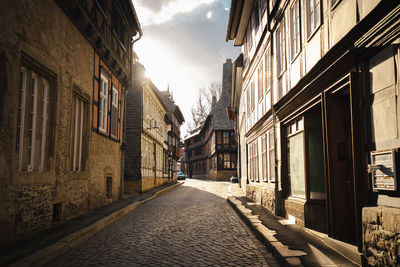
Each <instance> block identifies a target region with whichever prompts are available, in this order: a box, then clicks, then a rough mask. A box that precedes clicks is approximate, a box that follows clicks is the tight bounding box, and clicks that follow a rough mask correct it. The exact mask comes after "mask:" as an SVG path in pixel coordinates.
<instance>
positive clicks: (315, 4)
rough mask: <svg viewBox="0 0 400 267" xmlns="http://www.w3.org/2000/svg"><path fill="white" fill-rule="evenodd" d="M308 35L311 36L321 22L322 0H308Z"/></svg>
mask: <svg viewBox="0 0 400 267" xmlns="http://www.w3.org/2000/svg"><path fill="white" fill-rule="evenodd" d="M306 2H307V36H308V37H310V36H311V35H312V34H313V33H314V31H315V30H316V29H317V28H318V26H319V25H320V24H321V3H320V0H307V1H306Z"/></svg>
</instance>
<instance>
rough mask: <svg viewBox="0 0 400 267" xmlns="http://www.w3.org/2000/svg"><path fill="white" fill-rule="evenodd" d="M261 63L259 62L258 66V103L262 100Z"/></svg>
mask: <svg viewBox="0 0 400 267" xmlns="http://www.w3.org/2000/svg"><path fill="white" fill-rule="evenodd" d="M263 81H264V78H263V63H262V61H261V64H260V66H258V101H259V102H260V101H261V100H262V99H263V92H264V89H263Z"/></svg>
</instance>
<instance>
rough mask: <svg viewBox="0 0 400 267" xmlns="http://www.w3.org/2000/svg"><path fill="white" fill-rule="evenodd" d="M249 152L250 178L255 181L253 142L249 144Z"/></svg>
mask: <svg viewBox="0 0 400 267" xmlns="http://www.w3.org/2000/svg"><path fill="white" fill-rule="evenodd" d="M247 153H248V160H247V163H248V164H247V166H248V175H249V180H250V181H253V146H252V145H251V144H248V145H247Z"/></svg>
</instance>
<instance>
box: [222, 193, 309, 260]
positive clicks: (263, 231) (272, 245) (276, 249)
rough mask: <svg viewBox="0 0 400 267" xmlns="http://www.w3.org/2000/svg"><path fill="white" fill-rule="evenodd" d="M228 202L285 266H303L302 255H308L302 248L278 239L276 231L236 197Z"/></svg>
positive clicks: (229, 198) (228, 199)
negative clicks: (290, 246)
mask: <svg viewBox="0 0 400 267" xmlns="http://www.w3.org/2000/svg"><path fill="white" fill-rule="evenodd" d="M227 201H228V203H229V204H230V205H231V206H232V208H233V209H234V210H235V211H236V213H237V214H238V215H239V217H240V218H241V219H242V220H243V221H244V222H245V223H246V224H247V225H248V226H249V227H250V229H251V231H252V232H253V233H254V234H255V236H256V237H257V238H258V239H259V240H260V241H261V242H262V243H263V244H264V245H265V246H266V247H267V248H268V250H270V251H271V252H272V254H273V255H274V256H275V257H276V258H277V260H278V261H279V262H280V263H281V264H282V265H283V266H303V265H302V264H301V260H300V257H301V256H304V255H307V253H306V252H304V251H301V250H293V249H290V248H289V247H288V246H286V245H284V244H282V243H281V242H280V241H278V240H277V239H276V238H275V237H274V235H275V234H276V231H274V230H271V229H269V228H267V227H266V226H265V225H263V224H262V222H261V221H260V220H259V219H258V215H253V214H252V211H251V210H250V209H248V208H246V207H245V206H244V205H243V204H242V202H241V201H239V200H237V199H236V197H228V198H227Z"/></svg>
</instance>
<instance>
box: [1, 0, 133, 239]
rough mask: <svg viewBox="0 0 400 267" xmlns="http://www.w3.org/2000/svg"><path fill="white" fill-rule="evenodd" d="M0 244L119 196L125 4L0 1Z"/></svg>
mask: <svg viewBox="0 0 400 267" xmlns="http://www.w3.org/2000/svg"><path fill="white" fill-rule="evenodd" d="M0 7H1V10H2V15H1V16H0V25H1V28H3V29H6V30H5V31H3V32H2V35H1V37H0V58H1V67H0V68H1V71H0V73H1V74H0V83H1V84H2V89H1V97H0V101H1V103H0V106H1V112H0V118H1V119H0V128H1V131H0V132H1V135H2V138H1V140H0V157H1V160H0V167H1V169H2V170H3V171H2V172H1V174H0V180H1V181H2V182H1V184H0V191H1V193H0V206H1V212H0V225H1V227H0V229H1V236H2V238H1V245H4V244H9V242H12V241H13V240H15V239H18V238H19V237H22V236H25V235H28V234H30V233H32V232H35V231H40V230H43V229H45V228H49V227H51V226H52V225H54V224H57V223H59V222H62V221H65V220H68V219H70V218H73V217H76V216H78V215H80V214H82V213H84V212H86V211H88V210H89V209H91V208H95V207H99V206H102V205H106V204H108V203H110V202H112V201H114V200H117V199H119V198H120V197H121V196H122V191H121V182H122V180H121V137H122V134H123V128H122V124H123V119H122V118H123V112H124V109H123V106H124V101H125V100H124V94H125V89H126V88H127V86H128V85H129V83H130V80H131V59H132V54H131V51H132V49H131V48H132V39H133V37H134V36H136V35H137V34H138V33H139V34H141V29H140V25H139V22H138V20H137V17H136V13H135V10H134V7H133V5H132V3H131V2H130V1H111V0H104V1H92V0H85V1H50V0H46V1H28V2H27V1H2V2H1V3H0Z"/></svg>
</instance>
